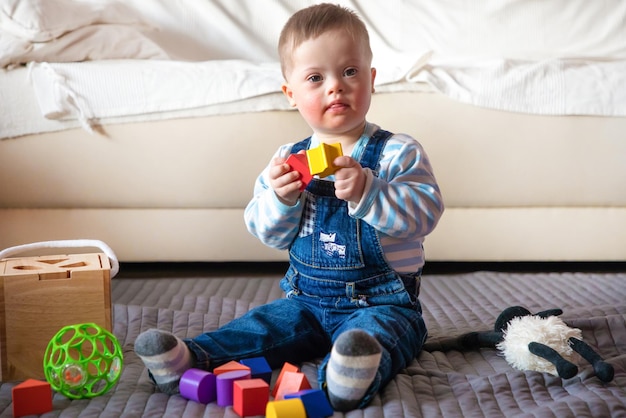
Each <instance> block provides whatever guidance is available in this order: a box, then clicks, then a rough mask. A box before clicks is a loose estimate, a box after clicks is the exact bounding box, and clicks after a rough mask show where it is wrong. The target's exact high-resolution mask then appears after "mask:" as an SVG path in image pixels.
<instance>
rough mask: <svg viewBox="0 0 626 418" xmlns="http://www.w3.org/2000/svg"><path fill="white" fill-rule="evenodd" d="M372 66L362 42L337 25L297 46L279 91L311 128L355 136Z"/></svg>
mask: <svg viewBox="0 0 626 418" xmlns="http://www.w3.org/2000/svg"><path fill="white" fill-rule="evenodd" d="M375 76H376V70H375V69H373V68H371V59H370V57H369V54H368V53H367V52H366V48H365V46H364V45H363V44H362V42H358V41H354V40H353V39H352V37H350V36H349V35H347V34H346V33H345V32H344V31H342V30H340V29H338V30H333V31H330V32H327V33H324V34H322V35H321V36H319V37H317V38H315V39H309V40H307V41H305V42H303V43H302V44H300V46H298V47H297V48H296V49H295V50H294V51H293V55H292V57H291V61H290V65H289V67H288V69H287V74H286V78H287V81H286V83H285V84H284V85H283V92H284V93H285V95H286V96H287V98H288V100H289V102H290V103H291V105H292V106H294V107H297V108H298V110H299V111H300V114H301V115H302V117H303V118H304V119H305V120H306V122H307V123H308V124H309V126H311V128H312V129H313V131H315V132H316V133H319V134H321V135H324V136H331V135H355V136H356V138H358V136H360V134H361V131H362V130H363V127H364V124H365V115H366V114H367V111H368V110H369V106H370V100H371V96H372V91H373V89H374V78H375Z"/></svg>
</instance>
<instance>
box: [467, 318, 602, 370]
mask: <svg viewBox="0 0 626 418" xmlns="http://www.w3.org/2000/svg"><path fill="white" fill-rule="evenodd" d="M562 313H563V311H562V310H560V309H552V310H548V311H542V312H539V313H536V314H534V315H533V314H531V313H530V312H529V311H528V310H527V309H526V308H523V307H521V306H513V307H510V308H507V309H505V310H504V311H503V312H502V313H501V314H500V316H499V317H498V319H497V320H496V324H495V327H494V331H487V332H470V333H468V334H464V335H461V336H460V337H458V339H457V341H456V343H455V345H456V347H455V348H459V349H461V350H467V349H476V348H481V347H489V348H496V349H498V350H499V351H500V352H501V353H502V354H503V356H504V358H505V359H506V361H507V362H508V363H509V364H510V365H511V366H512V367H514V368H516V369H518V370H522V371H523V370H533V371H539V372H546V373H550V374H553V375H555V376H559V377H561V378H563V379H569V378H571V377H574V376H575V375H576V374H577V373H578V367H577V366H576V365H575V364H574V363H573V362H572V361H573V360H574V357H575V353H578V354H579V355H580V356H581V357H582V358H584V359H585V360H586V361H588V362H589V363H591V365H592V367H593V370H594V372H595V374H596V376H597V377H598V378H599V379H600V380H601V381H603V382H610V381H611V380H613V374H614V370H613V366H611V365H610V364H608V363H606V362H604V361H603V360H602V358H601V357H600V356H599V355H598V354H597V353H596V352H595V351H594V350H593V348H591V347H590V346H589V345H588V344H587V343H585V342H584V341H583V340H582V332H581V330H580V329H578V328H571V327H569V326H568V325H567V324H566V323H565V322H563V320H561V319H560V318H558V315H560V314H562Z"/></svg>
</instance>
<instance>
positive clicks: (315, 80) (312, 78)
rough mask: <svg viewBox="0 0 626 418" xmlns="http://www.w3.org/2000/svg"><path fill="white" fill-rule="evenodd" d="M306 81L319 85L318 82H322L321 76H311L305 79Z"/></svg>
mask: <svg viewBox="0 0 626 418" xmlns="http://www.w3.org/2000/svg"><path fill="white" fill-rule="evenodd" d="M307 80H308V81H310V82H311V83H319V82H320V81H322V76H321V75H312V76H310V77H309V78H307Z"/></svg>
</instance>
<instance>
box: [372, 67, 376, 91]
mask: <svg viewBox="0 0 626 418" xmlns="http://www.w3.org/2000/svg"><path fill="white" fill-rule="evenodd" d="M375 80H376V68H373V67H372V93H374V92H376V88H375V87H374V81H375Z"/></svg>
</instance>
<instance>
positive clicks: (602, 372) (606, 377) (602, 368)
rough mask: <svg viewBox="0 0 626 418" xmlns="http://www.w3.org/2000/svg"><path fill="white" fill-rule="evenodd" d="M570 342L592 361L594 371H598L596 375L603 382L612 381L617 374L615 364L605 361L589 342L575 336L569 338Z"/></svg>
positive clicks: (575, 349) (581, 354) (579, 352)
mask: <svg viewBox="0 0 626 418" xmlns="http://www.w3.org/2000/svg"><path fill="white" fill-rule="evenodd" d="M569 343H570V345H571V346H572V348H573V349H574V351H576V352H577V353H578V354H580V356H581V357H582V358H584V359H585V360H587V361H588V362H589V363H591V365H592V366H593V371H594V372H595V373H596V376H598V379H600V380H602V381H603V382H610V381H611V380H613V375H614V374H615V370H614V369H613V366H611V365H610V364H608V363H606V362H604V361H603V360H602V358H601V357H600V355H599V354H598V353H596V352H595V351H594V350H593V348H591V347H590V346H589V344H587V343H586V342H584V341H581V340H579V339H578V338H573V337H572V338H570V339H569Z"/></svg>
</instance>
